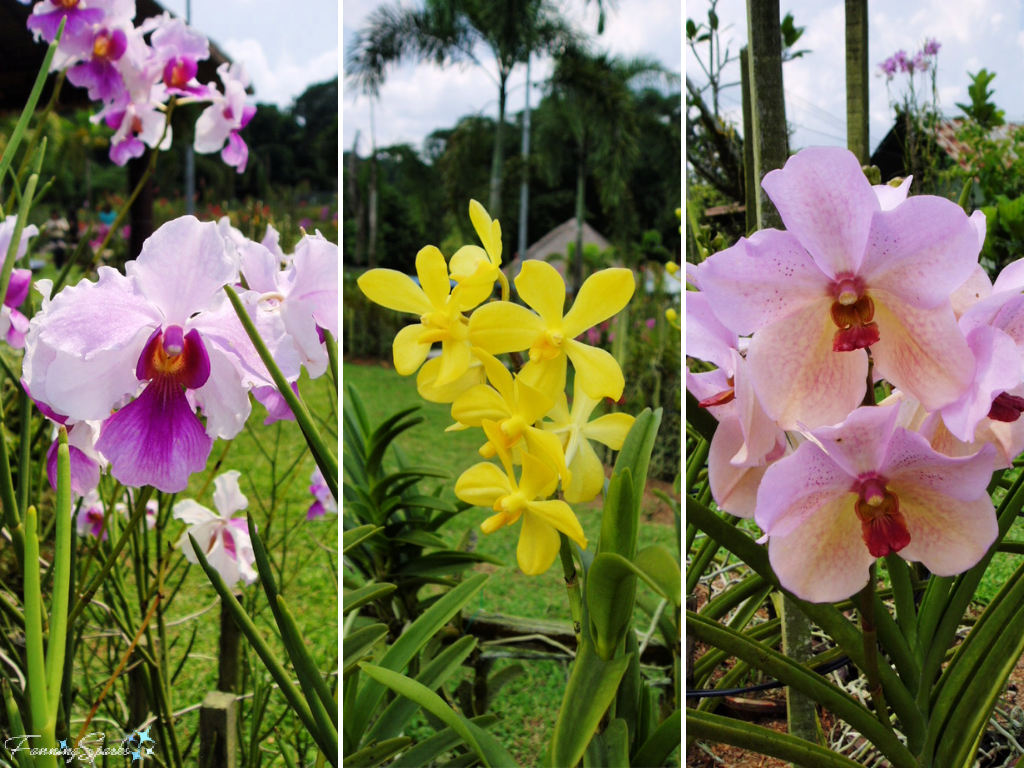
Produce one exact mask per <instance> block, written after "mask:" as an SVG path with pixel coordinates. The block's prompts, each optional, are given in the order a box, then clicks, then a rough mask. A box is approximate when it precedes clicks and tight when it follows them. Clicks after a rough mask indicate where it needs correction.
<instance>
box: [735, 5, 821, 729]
mask: <svg viewBox="0 0 1024 768" xmlns="http://www.w3.org/2000/svg"><path fill="white" fill-rule="evenodd" d="M780 18H781V16H780V11H779V0H747V40H748V43H747V45H748V46H749V48H750V52H749V54H748V58H749V62H748V65H749V72H748V74H749V79H750V96H751V99H750V103H751V106H752V110H751V113H752V114H751V117H752V121H751V122H752V123H753V139H754V142H753V144H754V177H755V180H756V181H757V184H758V187H757V190H756V191H757V227H758V229H766V228H776V229H782V228H783V224H782V217H781V216H779V212H778V211H777V210H776V209H775V206H774V205H773V204H772V202H771V200H770V199H769V198H768V195H767V194H766V193H765V191H764V189H762V188H761V186H760V183H761V180H762V179H764V177H765V175H766V174H768V173H769V172H770V171H773V170H775V169H777V168H781V167H782V166H783V165H785V164H786V160H787V159H789V141H788V137H787V135H786V99H785V92H784V90H783V83H782V30H781V25H780ZM781 613H782V650H783V653H785V654H786V655H787V656H789V657H790V658H791V659H793V660H794V661H798V662H803V661H806V660H807V659H809V658H810V656H811V623H810V621H809V620H808V618H807V617H806V616H805V615H804V614H803V613H801V612H800V609H798V608H797V607H796V605H794V604H793V603H792V602H791V601H790V600H789V599H788V598H783V601H782V612H781ZM786 714H787V720H788V723H789V732H790V734H792V735H793V736H797V737H799V738H802V739H805V740H806V741H812V742H816V741H817V733H818V723H817V711H816V709H815V706H814V702H813V701H812V700H810V699H809V698H807V697H806V696H803V695H801V694H799V693H797V692H796V691H794V690H793V689H792V688H787V689H786Z"/></svg>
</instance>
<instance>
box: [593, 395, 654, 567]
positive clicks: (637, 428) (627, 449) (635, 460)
mask: <svg viewBox="0 0 1024 768" xmlns="http://www.w3.org/2000/svg"><path fill="white" fill-rule="evenodd" d="M660 424H661V408H658V409H657V410H656V411H654V412H653V413H652V412H651V411H650V409H648V408H645V409H644V410H643V411H642V412H641V413H640V415H639V416H637V417H636V421H634V422H633V426H632V427H631V428H630V430H629V433H628V434H627V435H626V439H625V441H623V443H622V450H621V451H619V455H618V456H617V457H616V459H615V471H616V472H621V471H622V470H624V469H627V468H628V469H629V471H630V473H631V474H632V479H633V515H634V517H635V518H636V522H635V523H634V525H635V526H636V527H639V519H640V507H641V502H642V501H643V496H644V485H645V484H646V483H647V468H648V466H649V465H650V463H651V451H653V450H654V441H655V439H656V438H657V436H658V427H659V425H660ZM601 532H602V534H603V533H604V525H603V521H602V527H601ZM603 538H604V537H603V536H602V539H603ZM630 546H631V547H632V548H631V549H630V551H629V553H628V556H629V557H632V556H633V555H634V554H635V553H636V540H635V538H634V539H633V540H632V541H631V542H630ZM602 551H603V550H602ZM616 551H618V550H616ZM622 554H625V553H622Z"/></svg>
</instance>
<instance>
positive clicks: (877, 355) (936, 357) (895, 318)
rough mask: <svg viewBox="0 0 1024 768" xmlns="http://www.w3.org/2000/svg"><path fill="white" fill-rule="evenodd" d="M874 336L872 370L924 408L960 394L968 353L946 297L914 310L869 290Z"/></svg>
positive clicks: (968, 375)
mask: <svg viewBox="0 0 1024 768" xmlns="http://www.w3.org/2000/svg"><path fill="white" fill-rule="evenodd" d="M872 297H873V298H874V301H875V322H876V323H878V329H879V339H878V342H877V343H875V344H873V345H872V347H871V354H872V356H873V357H874V361H875V368H876V370H877V371H878V372H879V373H880V374H881V375H882V376H884V377H885V378H886V379H887V380H888V381H890V382H891V383H892V384H893V385H894V386H896V387H898V388H899V389H901V390H903V391H905V392H907V393H908V394H910V395H912V396H913V397H915V398H917V399H918V400H920V401H921V404H922V405H923V406H924V407H925V408H926V409H927V410H929V411H934V410H938V409H939V408H942V407H943V406H946V405H949V404H950V403H952V402H953V401H954V400H956V399H957V398H959V397H960V395H962V394H963V393H964V392H965V391H966V390H967V388H968V387H969V386H970V385H971V381H972V380H973V379H974V356H973V355H972V354H971V350H970V348H969V347H968V346H967V340H966V339H965V338H964V336H963V333H962V332H961V330H960V328H959V327H958V326H957V321H956V318H955V317H954V316H953V308H952V307H951V306H950V304H949V301H948V300H947V301H946V303H945V305H942V306H939V307H937V308H935V309H919V308H917V307H915V306H913V305H911V304H908V303H906V302H903V301H901V300H900V298H899V297H897V296H894V295H893V294H890V293H888V292H885V291H874V292H873V293H872Z"/></svg>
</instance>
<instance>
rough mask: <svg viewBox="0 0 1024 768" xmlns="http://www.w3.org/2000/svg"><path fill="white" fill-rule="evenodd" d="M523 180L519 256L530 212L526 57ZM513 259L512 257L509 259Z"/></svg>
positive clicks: (527, 66)
mask: <svg viewBox="0 0 1024 768" xmlns="http://www.w3.org/2000/svg"><path fill="white" fill-rule="evenodd" d="M522 155H523V181H522V183H521V184H520V186H519V251H518V253H517V255H518V256H519V258H521V259H522V258H525V257H526V248H527V245H528V244H527V241H526V220H527V218H528V217H529V212H530V173H529V169H530V59H529V57H527V59H526V107H525V108H524V109H523V151H522ZM509 261H511V259H509Z"/></svg>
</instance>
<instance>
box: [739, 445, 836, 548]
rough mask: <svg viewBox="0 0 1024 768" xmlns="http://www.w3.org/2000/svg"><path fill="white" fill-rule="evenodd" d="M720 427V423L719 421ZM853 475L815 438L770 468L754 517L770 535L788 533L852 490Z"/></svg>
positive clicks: (758, 497) (759, 492)
mask: <svg viewBox="0 0 1024 768" xmlns="http://www.w3.org/2000/svg"><path fill="white" fill-rule="evenodd" d="M719 429H721V425H719ZM852 483H853V478H852V477H851V476H850V474H849V473H847V472H846V471H844V470H843V468H842V467H841V466H840V465H839V464H837V463H836V462H835V460H833V459H832V458H831V457H830V456H828V455H827V454H826V453H825V452H824V451H823V450H822V449H821V448H819V447H818V446H817V445H815V444H814V443H813V442H809V441H808V442H805V443H801V444H800V447H799V448H797V449H796V452H795V453H793V454H792V455H790V456H787V457H786V458H784V459H782V460H780V461H778V462H776V463H775V464H773V465H772V466H770V467H769V468H768V471H767V472H766V473H765V475H764V479H763V480H762V481H761V486H760V487H759V488H758V490H757V512H756V514H755V516H754V519H755V520H756V521H757V524H758V526H760V527H761V529H762V530H763V531H764V532H765V533H767V534H768V535H769V536H772V537H774V536H780V537H783V538H785V537H787V536H789V535H790V534H791V533H792V532H793V531H794V530H796V529H798V528H800V527H801V526H803V525H804V524H805V523H806V521H807V520H808V519H810V518H811V517H813V516H815V515H816V514H817V513H818V512H819V511H820V510H821V509H823V508H824V507H826V506H827V505H829V504H831V503H832V502H833V501H834V500H835V499H836V497H838V496H843V495H845V494H848V493H849V492H850V488H851V486H852Z"/></svg>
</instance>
